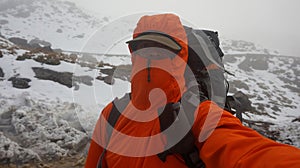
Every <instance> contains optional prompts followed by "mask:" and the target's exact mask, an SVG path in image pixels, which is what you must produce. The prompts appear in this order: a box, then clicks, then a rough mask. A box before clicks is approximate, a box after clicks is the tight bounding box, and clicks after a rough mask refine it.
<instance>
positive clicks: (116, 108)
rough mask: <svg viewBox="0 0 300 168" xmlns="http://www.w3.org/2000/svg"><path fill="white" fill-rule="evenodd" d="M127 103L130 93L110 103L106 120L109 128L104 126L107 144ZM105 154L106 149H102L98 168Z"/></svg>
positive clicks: (100, 167) (100, 166)
mask: <svg viewBox="0 0 300 168" xmlns="http://www.w3.org/2000/svg"><path fill="white" fill-rule="evenodd" d="M129 101H130V93H127V94H125V96H123V97H122V98H121V99H118V98H115V99H114V101H113V102H112V103H113V106H112V109H111V111H110V113H109V116H108V119H107V121H108V123H109V124H110V126H106V133H107V138H108V142H109V140H110V137H111V134H112V132H113V129H114V126H115V125H116V123H117V121H118V119H119V117H120V115H121V113H122V112H123V111H124V109H125V108H126V106H127V105H128V103H129ZM106 145H108V143H107V144H106ZM105 153H106V147H105V148H104V149H103V151H102V153H101V155H100V158H99V160H98V164H97V167H98V168H102V167H103V166H102V163H103V159H104V155H105Z"/></svg>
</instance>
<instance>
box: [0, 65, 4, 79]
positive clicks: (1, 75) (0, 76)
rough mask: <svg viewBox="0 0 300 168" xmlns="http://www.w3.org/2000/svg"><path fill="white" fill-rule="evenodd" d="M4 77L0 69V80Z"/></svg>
mask: <svg viewBox="0 0 300 168" xmlns="http://www.w3.org/2000/svg"><path fill="white" fill-rule="evenodd" d="M3 77H4V72H3V70H2V68H1V67H0V78H3Z"/></svg>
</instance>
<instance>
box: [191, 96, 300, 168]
mask: <svg viewBox="0 0 300 168" xmlns="http://www.w3.org/2000/svg"><path fill="white" fill-rule="evenodd" d="M209 110H210V112H209ZM208 113H220V115H221V117H220V119H219V121H218V123H217V126H216V128H215V129H214V130H213V132H212V133H211V134H210V136H209V137H208V138H207V139H206V140H205V141H204V142H201V143H200V142H199V143H197V146H198V148H199V149H200V158H201V159H202V160H203V161H204V162H205V164H206V166H207V167H279V166H280V167H300V149H298V148H295V147H292V146H288V145H284V144H280V143H277V142H275V141H272V140H270V139H268V138H265V137H263V136H262V135H260V134H259V133H257V132H256V131H254V130H252V129H250V128H248V127H245V126H243V125H242V124H241V122H240V121H239V120H238V119H237V118H236V117H234V116H232V114H230V113H229V112H227V111H224V110H222V109H220V108H219V107H218V106H217V105H215V104H214V103H212V102H210V101H204V102H203V103H201V105H200V107H199V108H198V114H195V115H196V118H195V123H194V126H193V133H194V136H196V137H197V138H198V137H199V135H200V132H201V131H205V130H204V128H203V125H204V122H205V120H206V119H207V115H208ZM212 116H216V119H217V120H218V118H219V117H217V116H218V115H212ZM210 120H212V119H210ZM204 135H205V134H204ZM200 139H201V138H200Z"/></svg>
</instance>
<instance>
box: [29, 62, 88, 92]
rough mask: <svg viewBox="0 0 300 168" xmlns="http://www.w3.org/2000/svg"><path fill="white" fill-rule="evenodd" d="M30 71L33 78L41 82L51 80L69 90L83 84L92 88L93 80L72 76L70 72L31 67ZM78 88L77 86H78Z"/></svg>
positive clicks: (86, 77)
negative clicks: (33, 74)
mask: <svg viewBox="0 0 300 168" xmlns="http://www.w3.org/2000/svg"><path fill="white" fill-rule="evenodd" d="M32 70H33V71H34V73H35V77H36V78H38V79H42V80H51V81H54V82H58V83H60V84H62V85H65V86H67V87H69V88H71V87H73V85H74V86H76V85H78V83H83V84H86V85H88V86H92V85H93V83H92V81H93V78H92V77H90V76H73V73H71V72H57V71H53V70H50V69H45V68H40V67H33V68H32ZM78 87H79V86H78Z"/></svg>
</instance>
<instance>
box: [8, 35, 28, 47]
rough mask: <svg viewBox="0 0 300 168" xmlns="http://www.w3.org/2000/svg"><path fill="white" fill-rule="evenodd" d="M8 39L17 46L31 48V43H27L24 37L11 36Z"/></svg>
mask: <svg viewBox="0 0 300 168" xmlns="http://www.w3.org/2000/svg"><path fill="white" fill-rule="evenodd" d="M8 40H9V41H10V42H12V43H14V44H16V45H17V46H20V47H26V48H30V45H29V44H28V43H27V40H26V39H22V38H19V37H12V38H9V39H8Z"/></svg>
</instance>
